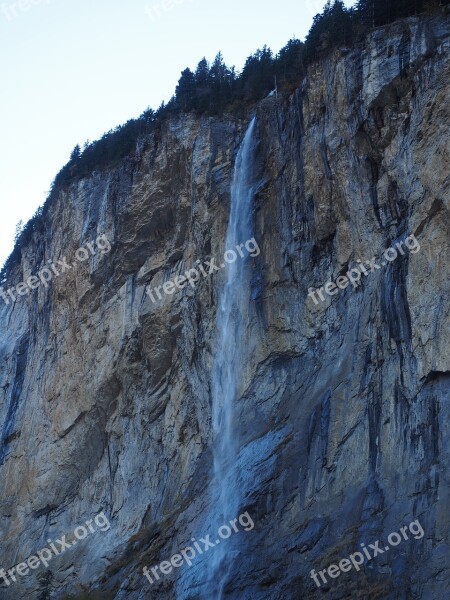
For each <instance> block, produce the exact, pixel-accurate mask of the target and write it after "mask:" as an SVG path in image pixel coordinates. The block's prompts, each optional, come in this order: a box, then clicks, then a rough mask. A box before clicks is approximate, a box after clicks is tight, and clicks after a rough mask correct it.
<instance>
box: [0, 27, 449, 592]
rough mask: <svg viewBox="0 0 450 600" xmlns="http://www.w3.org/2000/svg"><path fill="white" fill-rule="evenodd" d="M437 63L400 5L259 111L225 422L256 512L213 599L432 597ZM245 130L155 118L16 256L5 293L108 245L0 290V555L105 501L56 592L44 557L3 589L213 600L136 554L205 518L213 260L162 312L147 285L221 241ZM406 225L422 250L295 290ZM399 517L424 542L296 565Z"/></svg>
mask: <svg viewBox="0 0 450 600" xmlns="http://www.w3.org/2000/svg"><path fill="white" fill-rule="evenodd" d="M449 70H450V67H449V19H448V17H444V16H439V17H434V18H427V19H419V18H411V19H408V20H406V21H402V22H398V23H394V24H392V25H390V26H389V27H386V28H380V29H377V30H375V31H374V32H373V33H372V34H371V35H370V36H369V37H368V38H367V39H366V40H365V43H364V45H363V46H361V47H357V48H355V49H353V50H351V51H345V52H344V51H341V52H336V53H335V54H334V55H333V56H330V57H329V58H328V59H326V60H324V61H322V62H320V63H317V64H316V65H313V66H312V67H311V68H310V70H309V74H308V77H307V78H306V80H305V81H304V82H303V84H302V85H301V87H300V88H299V89H298V90H297V92H296V93H295V94H294V95H293V96H292V97H291V98H281V99H278V100H277V99H275V98H268V99H266V100H265V101H263V102H262V103H260V105H259V106H258V107H257V111H256V112H257V136H258V146H257V153H256V155H255V162H256V166H257V169H258V171H259V182H260V185H259V191H258V193H257V195H256V198H255V228H256V237H257V240H258V243H259V245H260V247H261V255H260V256H259V257H258V258H257V259H255V260H254V274H253V283H252V285H253V298H254V302H253V304H252V310H251V316H250V319H249V322H248V331H247V333H246V336H247V337H249V339H251V340H252V352H251V353H249V360H248V361H247V363H246V364H245V365H244V383H243V386H242V390H241V398H240V400H239V403H238V406H237V413H236V423H235V429H236V438H237V439H238V440H239V445H240V448H241V451H240V454H239V465H238V466H239V473H240V478H241V480H240V481H239V485H240V489H241V491H242V497H243V498H244V499H245V500H244V501H243V503H242V511H244V510H248V511H249V513H250V514H251V516H252V518H253V520H254V522H255V528H254V530H253V531H251V532H247V533H239V534H238V535H236V537H235V538H233V540H230V561H229V567H230V582H229V585H228V586H227V590H226V597H227V598H233V599H239V600H247V599H248V600H250V599H252V600H255V599H261V600H262V599H271V600H272V599H273V600H278V599H280V600H281V599H283V600H286V599H292V600H294V599H298V598H311V599H313V600H314V599H315V598H322V597H323V596H324V595H325V596H326V597H327V598H329V599H330V600H331V599H332V600H341V599H342V600H343V599H344V598H352V599H353V598H361V599H363V598H364V599H371V600H376V599H387V600H394V599H395V600H397V599H398V598H405V599H406V598H414V599H421V600H422V599H423V600H432V599H436V598H441V597H444V596H445V592H446V591H447V592H448V586H449V579H450V577H449V566H450V565H449V537H448V530H449V528H448V521H449V519H448V506H449V482H448V472H447V471H446V468H445V467H446V464H448V460H449V444H448V442H447V439H448V435H447V434H448V421H449V419H448V417H449V414H448V413H449V402H448V400H449V382H450V358H449V357H450V354H449V324H450V310H449V303H448V298H449V285H450V284H449V281H450V278H449V275H450V266H449V261H448V256H449V246H450V235H449V231H450V218H449V193H448V192H449V174H448V173H449V172H448V164H449V158H450V157H449V154H450V152H449V142H448V134H449V123H450V119H449V90H450V86H449V83H448V82H449ZM246 126H247V123H246V122H241V121H237V120H234V119H232V118H231V117H228V118H222V119H206V118H203V119H196V118H194V117H192V116H183V117H180V118H177V119H174V120H171V121H170V122H168V123H166V124H164V125H163V127H162V130H161V131H160V132H155V134H154V135H152V136H150V137H149V138H148V139H146V140H145V144H143V146H141V145H140V146H139V148H138V150H137V151H136V154H135V156H132V157H130V158H129V159H127V160H126V161H124V162H122V163H121V164H120V165H118V166H117V167H115V168H111V169H110V170H109V171H107V172H103V173H94V174H93V175H92V176H91V177H89V178H88V179H86V180H83V181H81V182H79V183H78V184H74V185H72V186H71V187H70V189H69V190H67V191H66V192H64V193H61V194H60V196H59V198H58V199H57V202H55V203H54V204H53V206H52V207H51V210H50V213H49V218H48V221H47V223H46V235H45V236H44V237H43V238H41V239H39V240H38V239H36V240H34V241H33V243H31V244H30V245H29V246H28V247H27V248H25V249H24V251H23V256H22V262H21V264H20V266H18V267H17V269H16V270H15V272H14V273H13V274H12V277H11V280H10V282H9V284H10V285H14V284H16V283H18V282H19V281H22V280H23V279H24V278H26V277H28V275H29V274H30V272H31V269H32V268H34V267H37V266H39V265H43V264H44V262H45V261H47V260H49V259H52V260H57V259H60V258H62V256H66V257H67V258H68V259H69V262H71V261H72V260H73V256H74V254H75V251H76V249H77V248H79V247H80V245H82V244H83V243H85V242H92V241H94V240H95V239H96V237H97V236H98V235H101V234H106V235H107V237H108V239H109V240H110V241H111V243H112V251H111V252H110V253H109V254H107V255H104V256H103V255H101V254H100V253H98V254H97V255H96V256H93V257H91V258H90V259H89V261H88V262H86V263H83V264H82V265H78V267H77V268H76V269H73V270H71V271H69V272H67V273H65V274H64V275H62V276H61V277H60V278H57V279H54V281H53V282H52V283H51V285H50V287H49V289H48V290H47V289H45V288H43V287H41V288H39V290H38V291H37V292H35V293H34V295H33V296H31V297H26V298H21V299H20V300H18V301H17V302H16V303H15V304H14V305H10V306H5V305H4V304H3V303H1V304H0V320H1V324H2V327H1V331H2V333H1V336H0V357H1V364H2V370H1V373H0V416H1V422H2V423H3V424H5V425H4V426H3V434H2V438H1V439H2V447H1V451H0V456H1V457H2V461H1V462H2V464H1V466H0V476H1V482H2V486H1V493H0V539H1V546H0V548H1V550H0V566H3V567H4V568H9V567H10V566H12V565H15V564H17V563H19V562H21V561H23V560H24V559H26V558H27V557H28V556H29V555H31V554H33V553H35V552H36V551H37V550H39V549H40V548H43V547H44V546H46V545H47V542H46V540H47V539H49V538H51V539H53V540H54V539H56V538H59V537H60V536H61V535H63V534H67V533H70V532H71V531H72V530H73V529H74V528H75V527H77V526H78V525H81V524H83V523H84V522H85V521H86V520H87V519H90V518H92V517H93V516H94V515H95V514H96V513H97V512H99V511H100V510H102V509H103V510H105V512H106V514H107V515H108V516H109V518H110V521H111V525H112V527H111V529H110V530H109V531H107V532H105V533H104V532H95V533H93V534H92V535H91V536H90V537H89V538H87V539H86V540H85V541H84V542H79V544H77V546H76V547H74V548H72V549H71V550H70V551H69V550H68V551H67V552H66V553H65V554H63V555H61V556H60V557H58V558H55V559H54V560H53V561H52V562H51V564H50V567H49V569H50V570H51V571H52V576H53V578H52V580H51V582H50V583H48V584H46V583H45V582H43V580H42V578H41V579H39V575H42V569H39V570H38V571H37V572H35V574H34V575H30V576H27V577H23V578H21V581H20V583H18V584H15V585H14V586H12V587H11V588H9V589H8V588H0V597H1V598H4V599H5V600H10V599H14V600H17V599H21V598H39V597H40V594H41V593H44V592H45V590H46V589H47V590H48V591H49V592H50V591H51V593H52V596H51V597H52V598H64V596H65V595H66V594H69V593H71V594H81V592H83V591H88V590H93V589H95V590H97V591H99V592H102V593H103V594H104V596H103V597H104V598H115V599H116V600H121V599H124V598H127V599H128V598H129V599H131V600H142V599H143V598H149V597H158V598H162V599H167V600H169V599H174V598H177V599H179V600H181V599H183V600H185V599H186V600H187V599H188V598H189V599H192V600H193V599H194V598H195V599H197V598H198V599H207V598H211V597H213V596H212V593H211V589H212V588H211V585H210V584H208V582H205V581H203V579H202V574H203V573H204V569H203V568H202V562H199V563H198V564H196V565H194V566H193V567H192V568H191V569H190V570H180V571H178V572H177V573H176V575H175V576H174V575H173V574H172V575H170V576H168V577H166V578H164V580H161V581H160V582H158V583H157V584H155V585H154V586H153V587H151V586H150V585H149V583H148V582H147V581H146V580H145V579H144V577H143V576H142V566H143V565H148V566H152V565H154V564H157V563H159V562H160V561H162V560H166V559H169V558H170V557H171V555H173V554H174V553H176V552H178V551H179V550H180V549H182V548H184V547H185V546H186V544H188V543H189V540H190V539H191V537H192V536H194V537H196V538H197V539H198V538H199V537H202V536H204V535H205V534H207V533H210V532H209V531H208V523H207V520H206V519H205V515H206V513H207V507H208V480H209V474H210V468H211V441H212V440H211V407H210V379H211V373H210V371H211V366H212V362H213V356H214V352H215V347H214V343H215V339H216V338H215V315H216V307H217V300H218V297H219V295H220V289H221V284H222V282H223V272H221V273H217V274H216V275H214V276H211V277H210V278H206V279H203V280H201V281H200V282H199V284H198V285H197V287H196V288H195V289H190V288H189V289H185V290H183V291H179V292H177V293H175V294H174V295H172V296H166V297H165V300H164V302H162V303H157V304H152V302H151V301H150V299H149V298H148V297H147V296H146V295H145V286H146V285H147V284H149V283H151V285H152V286H155V285H161V284H162V283H163V282H164V281H166V280H169V279H173V278H174V277H175V276H176V275H179V274H182V273H183V272H185V271H186V270H187V269H189V268H190V267H191V266H192V265H193V264H194V263H195V261H196V260H197V259H201V260H205V259H207V258H208V257H210V256H213V257H220V256H221V255H222V253H223V251H224V240H225V232H226V226H227V219H228V206H229V197H230V182H231V177H232V169H233V164H234V159H235V156H236V152H237V149H238V147H239V144H240V142H241V140H242V136H243V133H244V131H245V128H246ZM409 234H414V235H415V236H416V238H417V239H418V240H419V242H420V246H421V249H420V252H418V253H416V254H408V255H406V256H404V257H400V258H398V259H397V260H396V261H395V262H393V263H391V264H390V265H388V266H386V268H383V269H381V270H378V271H376V272H375V273H372V274H371V275H369V276H368V277H366V278H364V280H363V282H362V284H361V286H360V287H358V288H357V289H356V290H353V288H347V289H346V290H345V291H341V292H340V293H339V294H338V295H336V296H333V297H328V298H327V300H326V302H324V303H322V302H321V303H320V304H318V305H315V304H314V302H313V301H312V300H311V299H310V298H308V296H307V294H308V288H310V287H314V288H318V287H320V286H322V285H323V284H324V283H325V282H326V281H328V280H329V279H333V280H335V279H336V277H337V276H338V275H340V274H343V273H345V272H346V271H347V270H348V268H351V267H352V266H355V264H356V261H357V260H358V259H360V260H369V259H371V258H372V257H373V256H380V255H381V254H382V252H383V251H384V250H385V249H386V248H388V247H389V246H391V245H392V244H393V243H394V242H395V241H396V240H399V239H402V237H405V236H407V235H409ZM242 241H244V240H242ZM235 516H237V515H230V518H233V517H235ZM416 518H418V519H419V520H420V522H421V524H422V525H423V527H424V530H425V535H424V537H423V538H422V539H420V540H414V539H412V540H410V541H406V542H403V543H402V544H401V545H399V546H398V547H397V548H396V549H392V550H391V551H389V552H388V553H385V554H383V556H380V557H377V558H376V559H374V560H373V561H372V562H371V563H370V566H365V567H362V569H361V571H360V572H359V573H357V572H355V571H351V572H350V573H345V574H342V575H341V576H340V577H339V578H338V579H335V580H332V581H331V583H330V584H329V586H328V587H326V586H323V587H322V589H321V590H318V589H317V588H316V586H315V584H314V583H313V581H312V579H311V578H310V577H309V572H310V570H311V569H312V568H315V569H316V570H321V569H324V568H326V567H327V566H328V565H329V564H330V563H332V562H336V561H338V560H340V558H345V557H347V556H348V555H349V554H350V553H352V552H355V551H357V550H358V549H359V545H360V543H362V542H365V543H366V544H368V543H371V542H374V541H375V540H377V539H380V540H383V539H384V540H386V537H387V535H388V534H389V533H391V532H393V531H398V530H399V529H400V527H401V526H404V525H407V524H409V523H410V522H411V521H412V520H413V519H416ZM211 552H213V551H211ZM205 557H206V558H205ZM205 557H203V559H202V560H208V555H205Z"/></svg>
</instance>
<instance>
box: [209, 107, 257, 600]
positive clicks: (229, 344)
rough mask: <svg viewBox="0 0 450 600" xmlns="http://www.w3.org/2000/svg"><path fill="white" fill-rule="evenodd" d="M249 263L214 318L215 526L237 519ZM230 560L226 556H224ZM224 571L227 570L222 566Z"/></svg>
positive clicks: (238, 226) (251, 191)
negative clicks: (237, 419)
mask: <svg viewBox="0 0 450 600" xmlns="http://www.w3.org/2000/svg"><path fill="white" fill-rule="evenodd" d="M254 129H255V118H254V119H253V120H252V121H251V123H250V125H249V127H248V130H247V132H246V134H245V137H244V140H243V142H242V144H241V147H240V149H239V152H238V155H237V158H236V164H235V168H234V176H233V183H232V187H231V208H230V217H229V222H228V230H227V238H226V249H232V248H236V246H237V245H238V244H244V243H245V242H246V241H247V240H250V239H251V238H252V237H253V225H252V215H253V197H254V195H255V187H254V179H255V177H254V152H253V149H254ZM248 263H249V261H248V259H245V260H244V259H241V258H238V259H237V260H236V261H235V262H234V263H232V264H228V265H227V271H226V281H225V284H224V287H223V290H222V294H221V297H220V303H219V309H218V315H217V337H218V343H217V350H216V356H215V360H214V366H213V372H212V414H213V429H214V473H213V475H214V476H213V480H212V486H213V487H212V494H211V495H212V501H213V503H214V504H213V506H212V507H211V508H212V511H213V513H214V515H215V518H216V519H217V520H218V522H219V521H220V522H219V524H224V523H227V522H229V520H230V519H233V518H236V517H237V516H238V510H239V505H240V499H241V498H240V490H239V485H238V480H239V468H238V466H237V458H238V456H237V455H238V440H237V435H236V431H235V428H234V423H233V421H234V413H235V405H236V401H237V400H238V395H239V386H240V381H241V375H242V366H243V365H244V364H245V360H246V350H247V348H246V347H245V346H246V344H245V329H246V326H247V324H248V316H249V304H250V270H249V264H248ZM225 546H226V544H222V545H220V546H217V547H216V548H215V550H214V553H213V557H212V560H213V564H212V565H211V567H212V572H213V577H214V579H215V581H216V583H217V585H218V596H217V597H218V598H222V593H223V586H224V584H225V580H226V577H227V574H228V568H227V566H226V562H227V549H226V548H225ZM228 558H230V556H229V555H228ZM224 565H225V566H224Z"/></svg>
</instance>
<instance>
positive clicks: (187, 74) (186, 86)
mask: <svg viewBox="0 0 450 600" xmlns="http://www.w3.org/2000/svg"><path fill="white" fill-rule="evenodd" d="M175 95H176V104H177V106H179V107H180V108H181V110H183V111H184V112H187V111H189V110H192V109H193V107H194V98H195V75H194V73H193V72H192V71H191V70H190V69H185V70H184V71H183V72H182V73H181V77H180V80H179V82H178V85H177V89H176V93H175Z"/></svg>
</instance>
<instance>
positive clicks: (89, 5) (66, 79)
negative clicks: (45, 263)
mask: <svg viewBox="0 0 450 600" xmlns="http://www.w3.org/2000/svg"><path fill="white" fill-rule="evenodd" d="M324 4H325V0H277V2H273V1H271V0H270V1H268V0H226V2H223V1H219V0H4V1H3V0H0V52H1V56H2V59H1V61H0V81H1V86H2V93H1V95H0V134H1V137H0V201H1V208H0V217H1V218H0V265H2V264H3V262H4V260H6V258H7V256H8V255H9V253H10V252H11V250H12V247H13V238H14V230H15V225H16V223H18V222H19V221H20V220H23V221H27V220H28V219H29V218H30V217H31V216H32V215H33V213H34V211H35V210H36V208H37V207H38V206H39V205H41V204H43V202H44V201H45V198H46V197H47V193H48V190H49V189H50V185H51V182H52V180H53V178H54V176H55V175H56V173H57V172H58V171H59V170H60V168H61V167H62V166H63V165H64V164H65V163H66V162H67V160H68V158H69V155H70V152H71V151H72V149H73V147H74V146H75V145H76V144H77V143H78V144H80V146H82V144H83V143H84V142H85V141H86V140H90V141H93V140H95V139H98V138H99V137H101V135H102V134H103V133H104V132H105V131H108V130H109V129H112V128H114V127H115V126H116V125H119V124H121V123H123V122H125V121H127V120H128V119H129V118H132V117H137V116H139V115H140V114H141V113H142V112H143V110H144V109H145V108H147V107H148V106H151V107H152V108H155V109H156V108H158V106H159V105H160V104H161V101H162V100H165V101H167V100H169V99H170V97H171V96H172V94H173V92H174V90H175V86H176V84H177V82H178V79H179V76H180V73H181V71H182V70H183V69H184V68H186V67H190V68H191V69H195V67H196V65H197V63H198V62H199V60H200V59H201V58H202V57H203V56H206V58H207V59H208V60H209V61H212V60H213V59H214V56H215V55H216V54H217V52H218V51H219V50H221V51H222V53H223V55H224V58H225V61H226V63H227V64H229V65H235V66H236V68H237V69H241V68H242V66H243V64H244V62H245V59H246V57H247V56H248V55H249V54H251V53H252V52H254V51H255V50H257V49H258V48H260V47H262V46H263V45H264V44H267V45H268V46H270V47H271V48H272V50H274V51H275V52H277V51H278V50H279V49H280V48H281V47H282V46H283V45H284V44H285V43H286V42H287V41H288V40H289V39H290V38H291V37H293V36H296V37H298V38H300V39H303V38H304V37H305V35H306V33H307V32H308V29H309V27H310V25H311V22H312V18H313V16H314V15H315V14H316V13H317V12H320V11H321V9H322V7H323V5H324ZM346 4H347V6H351V5H352V4H354V1H351V0H347V1H346Z"/></svg>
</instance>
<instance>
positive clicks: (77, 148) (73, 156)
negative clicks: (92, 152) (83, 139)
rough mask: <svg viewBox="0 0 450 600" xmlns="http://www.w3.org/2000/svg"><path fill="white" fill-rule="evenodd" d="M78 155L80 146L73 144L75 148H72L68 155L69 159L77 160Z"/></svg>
mask: <svg viewBox="0 0 450 600" xmlns="http://www.w3.org/2000/svg"><path fill="white" fill-rule="evenodd" d="M80 156H81V149H80V146H79V145H78V144H77V145H76V146H75V148H74V149H73V150H72V154H71V155H70V161H71V162H75V161H77V160H79V158H80Z"/></svg>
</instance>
